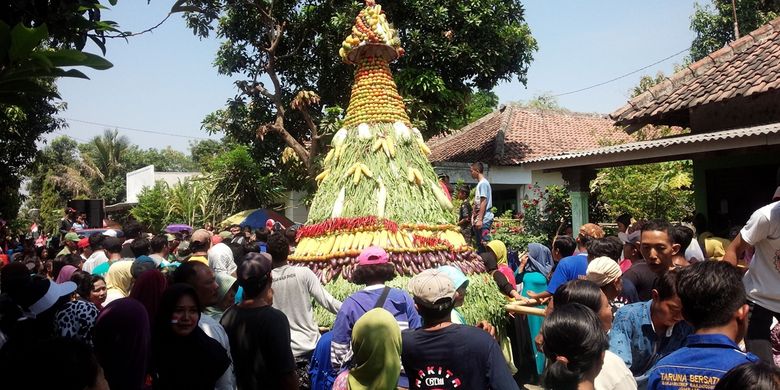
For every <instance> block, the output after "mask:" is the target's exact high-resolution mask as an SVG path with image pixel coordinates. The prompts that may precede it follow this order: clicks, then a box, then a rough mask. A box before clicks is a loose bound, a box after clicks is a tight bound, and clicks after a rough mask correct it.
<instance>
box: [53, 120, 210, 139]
mask: <svg viewBox="0 0 780 390" xmlns="http://www.w3.org/2000/svg"><path fill="white" fill-rule="evenodd" d="M60 118H61V119H64V120H66V121H71V122H78V123H84V124H88V125H95V126H103V127H111V128H116V129H122V130H128V131H137V132H139V133H147V134H157V135H167V136H171V137H178V138H191V139H196V140H207V139H209V138H205V137H194V136H191V135H183V134H174V133H166V132H164V131H157V130H144V129H134V128H132V127H124V126H117V125H112V124H108V123H98V122H90V121H84V120H81V119H73V118H65V117H60Z"/></svg>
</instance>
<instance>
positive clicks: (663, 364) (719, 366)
mask: <svg viewBox="0 0 780 390" xmlns="http://www.w3.org/2000/svg"><path fill="white" fill-rule="evenodd" d="M757 361H758V356H756V355H753V354H752V353H749V352H742V351H740V350H739V347H738V346H737V344H736V343H734V341H733V340H731V339H730V338H728V337H726V336H725V335H722V334H692V335H690V336H688V345H687V346H685V347H683V348H680V349H678V350H677V351H676V352H673V353H672V354H670V355H669V356H667V357H665V358H663V359H661V360H660V361H659V362H658V364H656V366H655V367H654V368H653V369H652V370H651V371H650V378H649V379H648V381H647V388H648V389H649V390H656V389H712V388H714V387H715V385H716V384H717V383H718V381H720V378H722V377H723V375H725V374H726V372H728V371H729V370H730V369H732V368H734V367H736V366H738V365H740V364H744V363H752V362H757Z"/></svg>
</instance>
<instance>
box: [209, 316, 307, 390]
mask: <svg viewBox="0 0 780 390" xmlns="http://www.w3.org/2000/svg"><path fill="white" fill-rule="evenodd" d="M221 322H222V326H223V327H224V328H225V332H226V333H227V335H228V339H230V353H231V355H232V356H233V368H234V369H235V373H236V384H237V385H238V389H239V390H259V389H279V388H281V385H280V383H279V378H280V377H281V376H283V375H285V374H287V373H290V372H292V371H294V370H295V359H294V358H293V354H292V349H291V348H290V345H291V341H290V324H289V322H288V321H287V317H286V316H285V315H284V313H282V312H281V311H279V310H276V309H274V308H273V307H271V306H265V307H259V308H237V307H235V306H233V307H231V308H229V309H228V310H227V311H226V312H225V314H224V315H223V316H222V321H221Z"/></svg>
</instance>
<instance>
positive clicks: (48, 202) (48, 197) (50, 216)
mask: <svg viewBox="0 0 780 390" xmlns="http://www.w3.org/2000/svg"><path fill="white" fill-rule="evenodd" d="M64 207H65V202H63V201H62V199H60V196H59V195H58V194H57V192H56V190H55V189H54V184H53V183H52V182H51V180H44V182H43V190H42V193H41V208H40V210H41V211H40V219H41V222H42V224H43V231H44V232H46V233H48V234H55V233H56V232H57V230H58V228H59V221H60V218H61V217H62V213H63V211H64Z"/></svg>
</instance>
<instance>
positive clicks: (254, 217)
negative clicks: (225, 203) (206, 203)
mask: <svg viewBox="0 0 780 390" xmlns="http://www.w3.org/2000/svg"><path fill="white" fill-rule="evenodd" d="M269 219H273V220H274V221H276V222H279V223H281V224H282V226H283V227H285V228H286V227H289V226H292V225H293V222H292V221H290V220H289V219H287V217H285V216H284V215H282V214H279V213H277V212H276V211H273V210H269V209H252V210H244V211H242V212H240V213H238V214H233V215H231V216H230V217H228V218H227V219H226V220H224V221H222V223H221V225H222V226H230V225H233V224H238V225H241V227H244V226H249V227H251V228H252V230H254V229H262V228H264V227H265V221H267V220H269Z"/></svg>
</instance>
